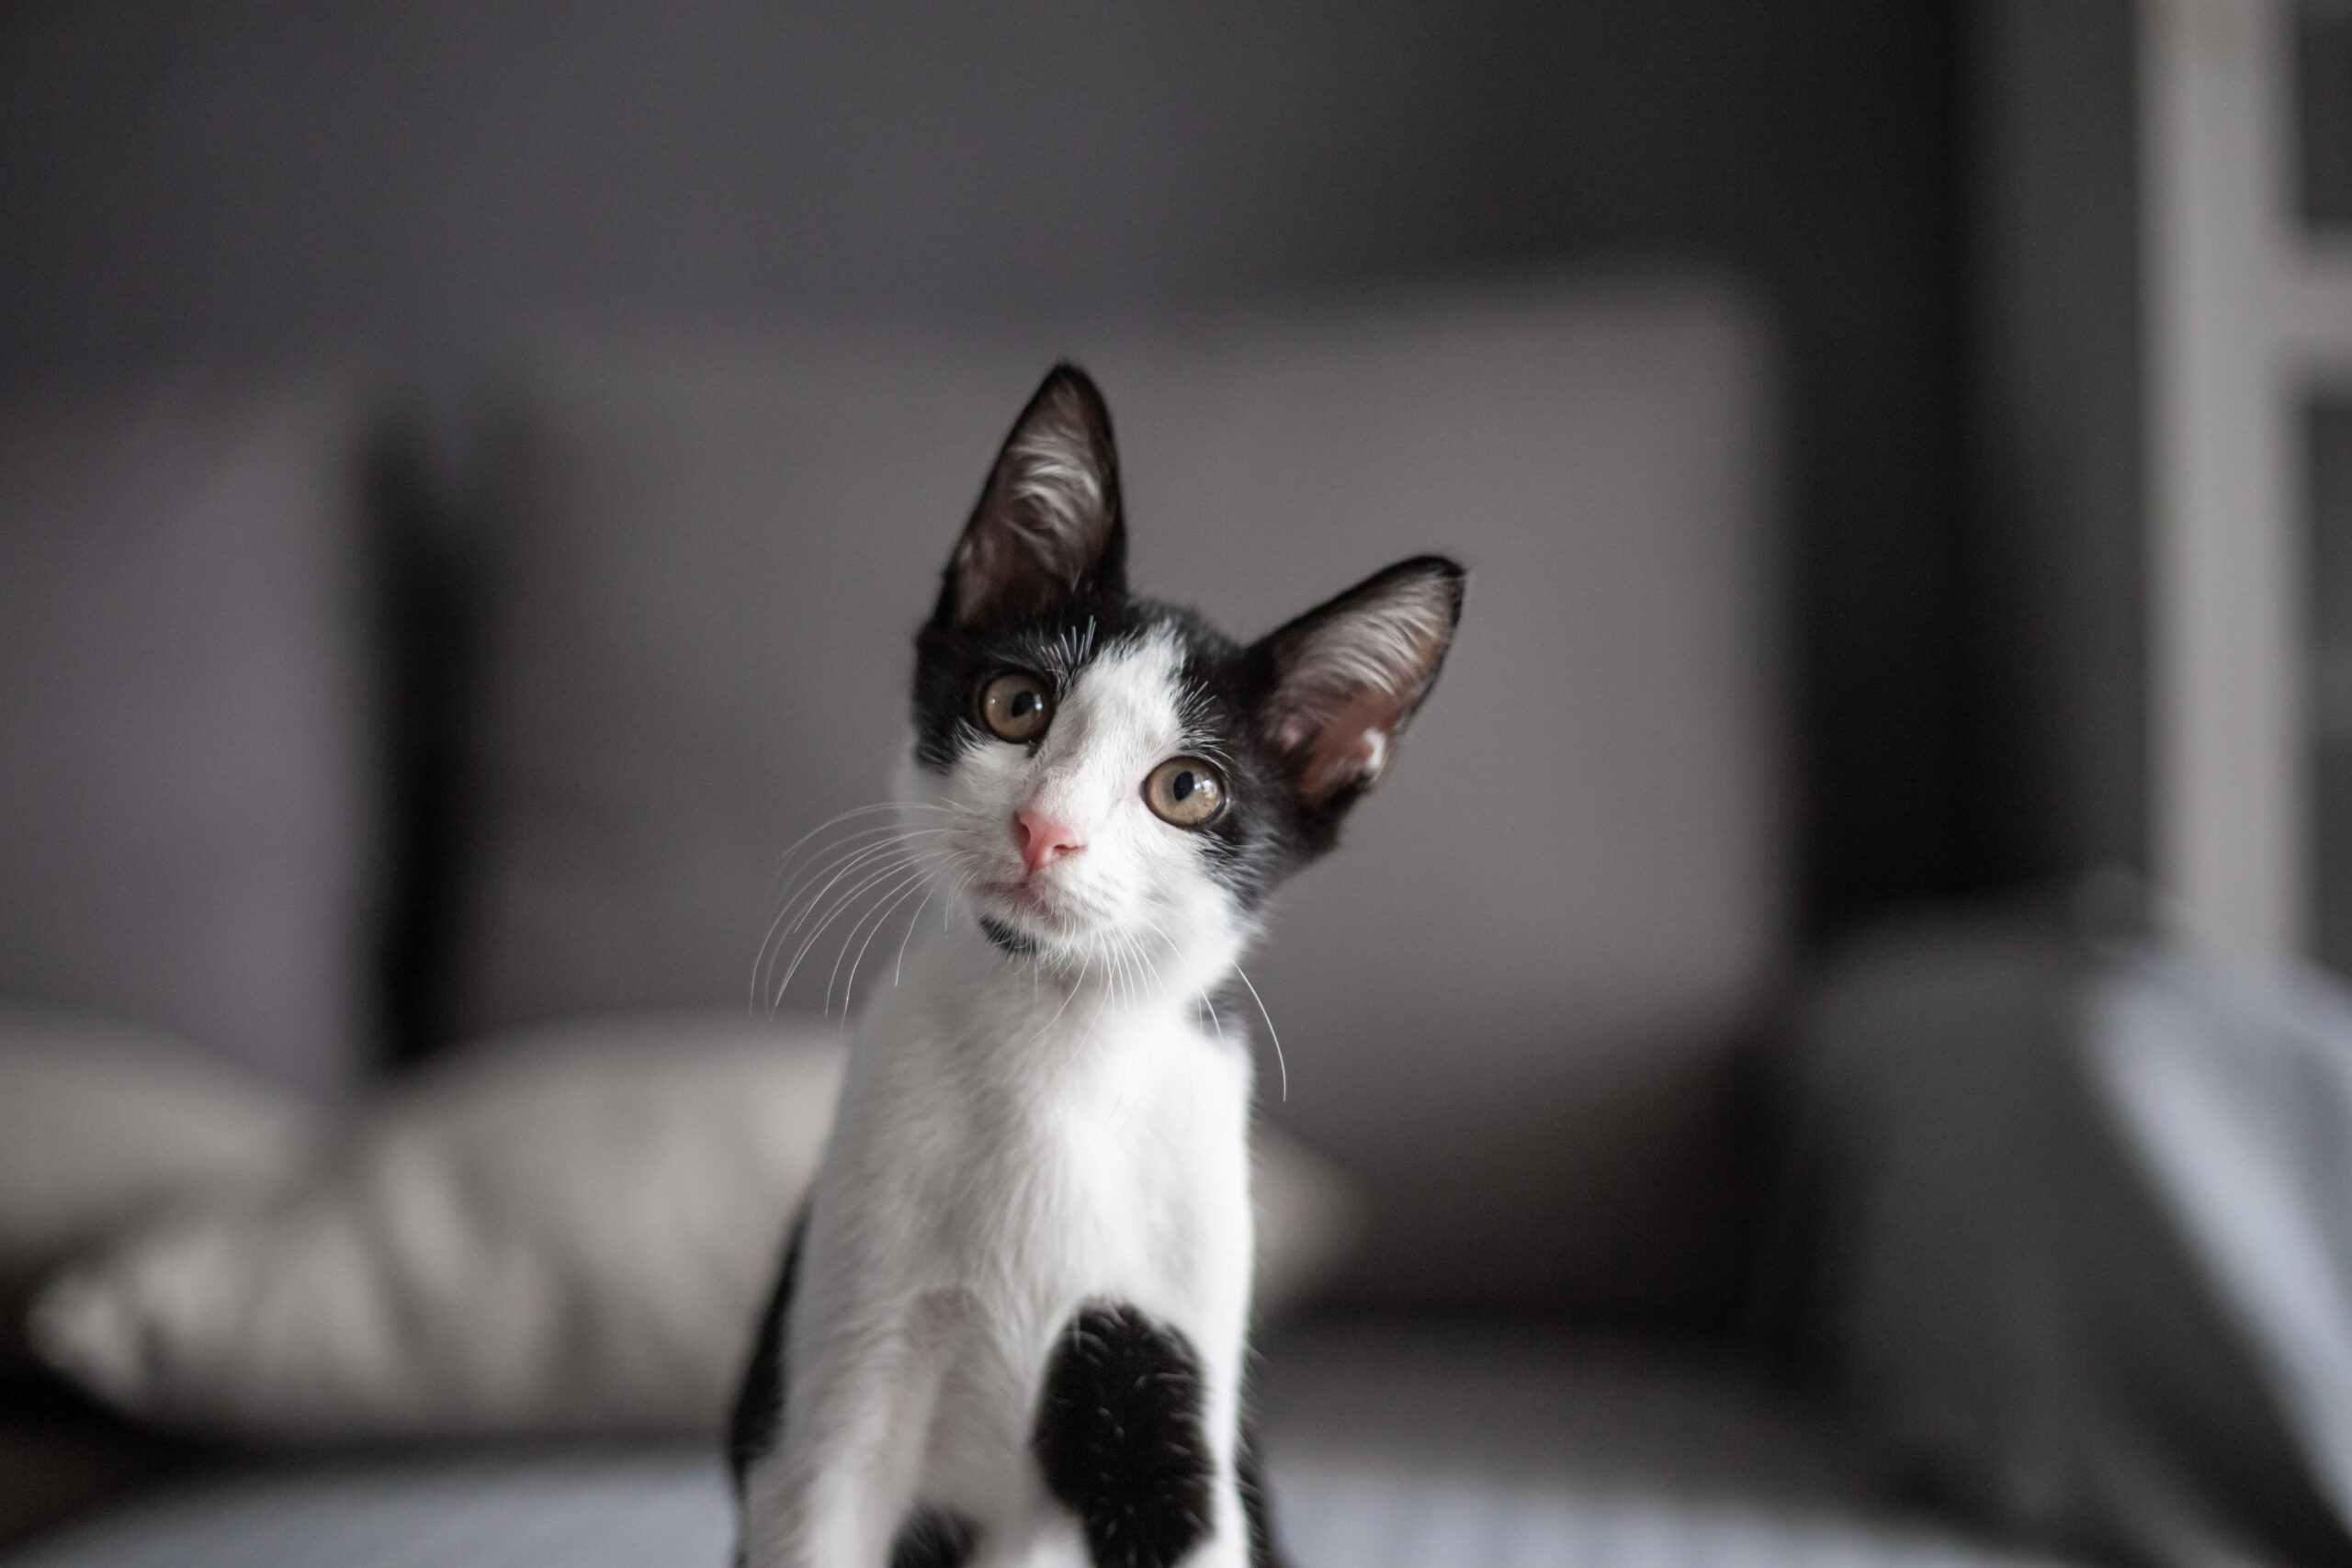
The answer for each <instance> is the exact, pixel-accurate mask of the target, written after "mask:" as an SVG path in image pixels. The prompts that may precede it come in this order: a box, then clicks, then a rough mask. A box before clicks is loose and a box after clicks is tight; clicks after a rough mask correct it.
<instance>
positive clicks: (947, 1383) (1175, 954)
mask: <svg viewBox="0 0 2352 1568" xmlns="http://www.w3.org/2000/svg"><path fill="white" fill-rule="evenodd" d="M1125 559H1126V531H1125V519H1124V517H1123V515H1122V511H1121V503H1120V491H1119V468H1118V458H1117V454H1116V451H1115V449H1114V446H1113V442H1112V433H1111V420H1110V414H1109V412H1108V410H1107V409H1106V408H1105V406H1104V403H1103V398H1102V394H1101V393H1100V392H1099V391H1098V390H1097V389H1096V388H1095V386H1094V383H1093V382H1092V381H1091V379H1090V378H1088V377H1087V376H1086V374H1085V373H1084V372H1083V371H1081V370H1079V369H1078V368H1076V367H1073V366H1069V365H1067V364H1065V365H1060V366H1057V367H1055V369H1054V370H1053V372H1052V373H1051V374H1050V375H1049V376H1047V377H1046V380H1045V382H1044V384H1043V385H1042V386H1040V387H1039V389H1037V392H1036V394H1035V397H1033V398H1032V399H1031V400H1030V401H1029V404H1028V406H1027V407H1026V408H1025V409H1024V410H1023V412H1022V414H1021V416H1020V418H1019V419H1018V420H1017V421H1016V422H1015V423H1014V424H1013V427H1012V433H1011V434H1010V435H1008V436H1007V437H1006V439H1005V442H1004V444H1003V446H1002V449H1001V451H1000V453H999V454H998V456H997V458H996V461H995V464H994V466H993V467H992V468H991V470H990V472H989V476H988V479H987V482H986V484H985V485H984V486H983V488H982V491H981V494H980V498H979V501H978V504H977V506H976V507H975V508H974V510H973V512H972V514H971V517H970V519H969V521H968V522H967V524H966V525H965V528H964V532H963V535H962V537H961V539H960V540H959V541H958V543H957V544H956V547H955V549H954V552H953V553H952V555H951V556H950V558H949V559H948V563H947V567H946V570H945V573H944V581H943V582H942V583H941V586H940V591H939V597H938V601H937V604H936V606H935V608H934V609H933V613H932V615H931V618H930V620H929V622H928V623H927V624H926V625H924V626H923V627H922V630H921V632H920V633H919V635H918V637H917V638H916V668H915V680H914V704H913V707H914V715H913V716H914V733H913V736H912V741H911V744H910V746H909V747H908V749H907V751H906V754H905V756H904V758H903V759H902V761H901V763H900V765H899V770H898V776H897V778H896V779H895V781H894V783H895V786H896V794H897V795H898V797H899V804H898V806H897V807H896V809H897V810H898V811H899V813H900V817H901V819H900V821H899V825H898V826H897V827H896V829H894V830H893V831H892V832H890V833H888V834H886V835H882V842H881V843H879V844H876V843H873V842H868V843H867V844H866V845H865V848H864V849H863V850H861V851H859V852H858V854H857V855H854V856H852V857H851V862H850V863H854V864H856V865H858V866H860V867H861V868H865V867H873V866H876V865H879V866H883V867H891V866H896V867H899V868H902V869H903V873H904V874H903V876H902V877H901V881H902V882H903V883H905V885H906V886H908V887H909V888H911V887H912V886H914V885H915V884H916V883H917V882H921V881H925V880H926V879H927V880H928V884H929V885H928V887H927V891H926V893H925V895H924V897H925V900H926V902H927V903H928V902H930V901H932V900H933V899H936V900H938V901H939V903H940V904H943V905H944V912H943V913H942V914H941V915H940V916H939V918H935V919H922V910H921V908H920V907H919V908H918V911H917V918H916V919H915V921H914V923H913V925H912V926H911V927H910V931H909V934H908V936H907V937H906V938H905V939H904V942H905V945H904V946H903V947H902V950H901V953H900V955H899V962H898V964H897V967H896V970H895V976H896V983H895V984H894V985H892V986H890V987H883V988H879V989H877V991H876V995H875V996H874V998H873V999H872V1001H871V1002H870V1003H869V1005H868V1006H867V1008H866V1009H865V1012H864V1014H863V1015H862V1017H861V1018H860V1020H859V1021H858V1024H857V1028H856V1032H855V1037H854V1048H853V1051H852V1053H851V1061H850V1067H849V1071H848V1076H847V1078H846V1080H845V1082H844V1084H843V1088H842V1098H841V1102H840V1108H839V1111H838V1114H837V1117H836V1121H835V1124H834V1131H833V1134H832V1138H831V1143H830V1145H828V1147H827V1150H826V1153H825V1156H824V1159H823V1163H822V1166H821V1168H820V1172H819V1174H818V1176H817V1179H816V1181H815V1184H814V1187H813V1189H812V1190H811V1191H810V1194H809V1199H808V1201H807V1202H806V1204H805V1205H804V1207H803V1209H802V1211H801V1213H800V1214H799V1217H798V1218H797V1221H796V1222H795V1223H794V1224H793V1226H792V1229H791V1234H790V1238H789V1240H788V1242H787V1243H786V1249H785V1258H784V1263H783V1267H782V1269H781V1273H780V1277H779V1278H778V1280H777V1282H776V1286H775V1292H774V1294H773V1297H772V1299H771V1301H770V1303H769V1306H768V1308H767V1311H766V1313H765V1314H764V1318H763V1322H762V1323H761V1325H759V1328H758V1332H757V1337H756V1339H755V1342H754V1345H753V1350H752V1359H751V1364H750V1366H749V1368H748V1369H747V1371H746V1372H745V1375H744V1380H743V1384H742V1390H741V1395H740V1397H739V1399H738V1402H737V1408H736V1412H735V1417H734V1423H733V1429H732V1434H731V1440H730V1457H731V1459H732V1461H733V1467H734V1475H735V1488H736V1495H737V1498H738V1503H739V1513H740V1536H739V1547H738V1556H739V1562H741V1563H743V1564H745V1565H746V1568H883V1565H884V1564H886V1563H887V1564H888V1565H890V1568H963V1565H969V1568H1000V1565H1001V1568H1010V1565H1012V1564H1023V1565H1033V1564H1035V1565H1042V1564H1049V1563H1050V1564H1067V1565H1069V1568H1080V1565H1089V1568H1175V1565H1176V1564H1180V1563H1182V1564H1187V1565H1194V1568H1270V1565H1272V1564H1275V1563H1277V1562H1279V1558H1278V1556H1277V1553H1276V1549H1275V1545H1274V1541H1273V1536H1272V1529H1271V1526H1270V1523H1269V1520H1268V1517H1267V1511H1266V1500H1265V1497H1264V1494H1263V1489H1262V1486H1261V1482H1260V1475H1259V1468H1258V1460H1257V1455H1256V1452H1255V1450H1254V1445H1253V1442H1252V1439H1251V1436H1250V1430H1249V1426H1248V1420H1247V1411H1246V1409H1245V1400H1244V1391H1243V1386H1242V1385H1243V1368H1244V1360H1245V1357H1246V1353H1247V1352H1246V1348H1245V1337H1246V1329H1247V1325H1248V1320H1249V1316H1250V1264H1251V1226H1250V1168H1249V1146H1250V1145H1249V1137H1248V1128H1249V1118H1250V1093H1251V1080H1252V1067H1251V1061H1250V1054H1249V1049H1248V1045H1247V1042H1246V1040H1245V1039H1243V1038H1242V1037H1240V1036H1239V1034H1238V1031H1237V1029H1236V1026H1235V1015H1236V1012H1237V1009H1236V1008H1234V1007H1233V1006H1232V1005H1231V1004H1230V1003H1227V1005H1225V1006H1219V1005H1217V998H1218V997H1219V996H1220V994H1221V993H1222V992H1223V991H1224V989H1225V987H1227V986H1228V985H1229V984H1230V983H1231V981H1232V979H1233V977H1234V976H1235V975H1236V974H1237V973H1238V970H1237V963H1238V959H1239V958H1240V956H1241V954H1242V952H1243V949H1244V948H1245V947H1246V946H1247V945H1248V944H1249V942H1250V939H1251V938H1252V936H1253V935H1254V934H1256V932H1257V931H1258V929H1259V925H1260V921H1261V915H1262V912H1263V910H1264V908H1265V906H1266V901H1267V898H1268V896H1269V895H1270V894H1271V893H1272V891H1273V890H1274V888H1275V886H1277V885H1278V884H1280V883H1281V882H1282V881H1283V878H1284V877H1286V876H1287V875H1289V874H1291V873H1292V872H1294V871H1295V870H1297V869H1298V868H1299V867H1300V866H1302V865H1304V864H1306V863H1307V862H1309V861H1311V860H1313V859H1315V858H1316V857H1317V856H1318V855H1320V854H1322V853H1323V852H1326V851H1328V850H1329V849H1330V848H1331V847H1332V845H1333V843H1334V842H1335V841H1336V840H1337V837H1338V834H1339V829H1340V822H1341V819H1342V818H1344V817H1345V816H1346V815H1347V812H1348V808H1349V807H1351V805H1352V804H1353V803H1354V802H1355V801H1356V799H1357V798H1358V797H1359V796H1361V795H1363V793H1364V792H1365V791H1366V790H1368V789H1370V788H1371V787H1372V786H1373V785H1374V784H1375V783H1376V782H1377V781H1378V780H1379V778H1380V777H1381V775H1382V773H1384V772H1385V769H1386V768H1387V767H1388V765H1389V763H1390V761H1392V760H1393V757H1394V755H1395V751H1396V745H1397V738H1398V736H1399V735H1400V734H1401V733H1402V732H1403V730H1404V728H1405V726H1406V724H1407V722H1408V720H1409V719H1410V718H1411V717H1412V716H1413V714H1414V712H1415V710H1416V709H1418V708H1419V706H1420V705H1421V702H1422V700H1423V699H1424V698H1425V697H1426V696H1427V695H1428V694H1429V692H1430V686H1431V684H1432V683H1433V682H1435V681H1436V679H1437V675H1438V671H1439V668H1440V666H1441V665H1442V662H1443V661H1444V659H1445V654H1446V650H1447V649H1448V647H1449V646H1450V645H1451V643H1452V641H1453V631H1454V626H1455V624H1456V622H1457V620H1458V619H1459V617H1460V614H1461V608H1462V602H1463V595H1464V587H1465V583H1466V578H1465V575H1464V571H1463V569H1462V568H1461V567H1459V566H1458V565H1456V564H1455V563H1454V562H1453V561H1451V560H1448V559H1445V558H1441V557H1437V556H1422V557H1418V558H1414V559H1410V560H1406V561H1401V562H1399V563H1397V565H1395V566H1392V567H1389V568H1388V569H1387V570H1385V571H1382V572H1379V573H1377V574H1375V575H1374V576H1373V577H1371V578H1369V579H1367V580H1366V581H1363V582H1362V583H1359V584H1358V585H1357V586H1355V587H1353V588H1351V589H1349V590H1348V591H1347V592H1344V593H1341V594H1340V595H1339V596H1338V597H1337V598H1335V599H1332V600H1331V601H1329V603H1327V604H1323V605H1322V606H1320V607H1319V608H1317V609H1314V610H1311V611H1309V612H1307V613H1306V615H1301V616H1299V617H1298V618H1297V619H1295V620H1294V621H1291V622H1290V623H1288V624H1287V625H1285V626H1282V627H1280V628H1279V629H1277V630H1275V631H1273V632H1272V633H1270V634H1269V635H1267V636H1266V637H1262V638H1261V639H1260V640H1259V641H1257V642H1255V643H1253V644H1250V646H1248V647H1244V646H1242V645H1241V644H1239V643H1238V642H1235V641H1233V640H1232V639H1230V638H1228V637H1225V636H1223V635H1222V634H1220V633H1218V632H1217V631H1216V630H1214V629H1212V628H1211V627H1210V626H1209V625H1208V624H1207V623H1206V622H1205V621H1204V620H1203V619H1202V618H1201V617H1200V616H1198V615H1194V614H1193V613H1192V612H1190V611H1188V610H1182V609H1176V608H1171V607H1170V606H1168V605H1164V604H1156V603H1153V602H1152V601H1150V600H1147V599H1142V598H1137V597H1135V596H1133V595H1131V594H1130V593H1129V592H1128V591H1127V585H1126V570H1125ZM861 855H862V856H863V859H862V860H861V859H859V858H858V856H861ZM867 874H868V875H869V876H871V875H872V874H873V873H872V872H871V871H868V872H867ZM840 875H841V874H839V873H837V874H836V880H839V878H840ZM894 886H895V885H894Z"/></svg>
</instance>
